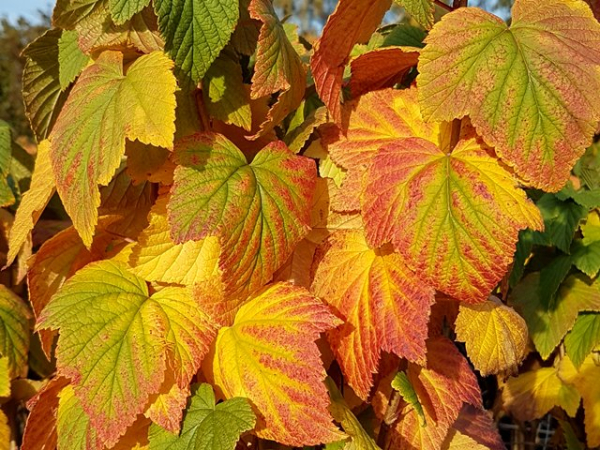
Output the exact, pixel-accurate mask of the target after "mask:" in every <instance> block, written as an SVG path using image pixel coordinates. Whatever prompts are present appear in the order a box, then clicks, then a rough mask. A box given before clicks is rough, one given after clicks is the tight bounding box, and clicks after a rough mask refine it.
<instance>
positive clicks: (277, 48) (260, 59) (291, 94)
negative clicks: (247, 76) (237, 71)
mask: <svg viewBox="0 0 600 450" xmlns="http://www.w3.org/2000/svg"><path fill="white" fill-rule="evenodd" d="M248 11H249V13H250V17H251V18H253V19H255V20H259V21H261V22H262V26H261V28H260V35H259V37H258V46H257V49H256V64H255V67H254V75H253V77H252V90H251V95H252V98H254V99H257V98H260V97H264V96H267V95H270V94H273V93H276V92H280V94H279V98H278V99H277V102H276V103H275V104H274V105H273V107H272V108H271V110H270V111H269V114H268V115H267V120H266V121H265V122H264V123H263V124H261V126H260V130H259V132H258V133H257V134H255V135H254V137H253V138H259V137H261V136H264V135H265V134H267V133H268V132H270V131H271V130H272V129H273V128H274V127H275V126H277V125H278V124H279V123H281V121H282V120H283V119H284V118H285V117H286V116H287V115H288V114H289V113H291V112H292V111H293V110H294V109H296V108H297V107H298V106H299V105H300V103H301V102H302V99H303V98H304V92H305V89H306V70H305V68H304V64H303V63H302V60H301V59H300V56H298V53H297V52H296V50H295V48H294V46H293V45H292V43H291V42H290V40H289V39H288V36H287V34H286V32H285V30H284V28H283V24H282V23H281V22H280V21H279V18H278V17H277V14H276V13H275V10H274V9H273V5H272V3H271V0H252V1H251V2H250V6H249V9H248Z"/></svg>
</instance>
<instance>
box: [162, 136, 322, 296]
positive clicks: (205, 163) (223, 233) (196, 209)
mask: <svg viewBox="0 0 600 450" xmlns="http://www.w3.org/2000/svg"><path fill="white" fill-rule="evenodd" d="M176 157H177V163H178V164H179V166H178V167H177V169H176V171H175V184H174V185H173V187H172V189H171V200H170V202H169V205H168V211H169V222H170V224H171V236H172V238H173V240H174V241H175V242H177V243H183V242H185V241H187V240H190V239H193V240H200V239H204V238H206V237H207V236H218V237H219V240H220V244H221V257H220V261H219V267H220V268H221V270H223V272H224V280H226V283H227V290H228V293H229V294H230V295H242V294H248V293H250V292H252V291H256V290H257V289H260V288H261V287H262V286H264V284H265V283H267V282H268V281H269V280H270V279H271V277H272V276H273V273H274V272H275V270H277V268H279V266H281V265H282V264H283V263H284V262H285V260H286V259H287V258H288V256H289V255H290V254H291V252H292V250H293V249H294V246H295V245H296V244H297V243H298V242H299V241H300V240H301V239H302V238H303V237H304V236H305V235H306V234H307V233H308V229H309V228H308V226H309V223H310V202H311V199H312V196H313V191H314V186H315V178H316V174H315V167H314V163H313V162H312V161H311V160H310V159H308V158H304V157H302V156H296V155H294V154H292V153H291V152H290V151H289V150H288V149H287V148H286V147H285V145H284V144H283V143H282V142H280V141H279V142H274V143H272V144H269V145H268V146H267V147H266V148H264V149H263V150H261V151H260V152H259V153H258V154H257V155H256V157H255V158H254V160H253V161H252V162H251V163H250V164H248V163H247V162H246V157H245V156H244V154H243V153H242V152H241V151H240V150H239V149H237V148H236V147H235V145H234V144H233V143H231V142H230V141H229V140H228V139H227V138H225V137H224V136H222V135H218V134H212V133H205V134H197V135H195V136H192V137H190V138H188V139H184V140H182V141H180V142H179V143H178V146H177V149H176Z"/></svg>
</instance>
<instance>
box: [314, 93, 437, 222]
mask: <svg viewBox="0 0 600 450" xmlns="http://www.w3.org/2000/svg"><path fill="white" fill-rule="evenodd" d="M348 108H349V109H350V110H351V111H352V113H351V114H350V118H349V122H348V125H347V129H346V130H345V133H342V132H341V130H340V129H338V128H337V127H335V126H329V127H328V128H326V129H325V130H324V131H322V133H321V134H322V143H323V146H324V147H325V149H326V150H327V152H328V153H329V155H330V157H331V159H332V161H333V162H334V163H335V164H337V165H339V166H341V167H342V168H344V169H346V170H347V173H346V176H345V178H344V180H343V181H342V185H341V190H340V195H338V196H337V197H336V198H334V203H333V208H334V209H336V210H338V211H353V210H358V209H360V196H359V195H357V193H358V192H361V190H362V184H361V182H362V177H363V175H364V174H365V172H366V169H367V167H368V166H369V163H370V162H371V161H372V159H373V157H374V156H375V154H376V153H377V150H379V148H380V147H382V146H383V145H386V144H390V143H392V142H395V141H397V140H399V139H402V138H409V137H414V136H416V137H421V138H423V139H427V140H429V141H431V142H437V140H438V134H439V131H440V130H439V125H438V124H436V123H431V124H428V123H425V122H424V121H423V119H422V117H421V112H420V108H419V104H418V103H417V91H416V89H408V90H396V89H384V90H381V91H375V92H371V93H369V94H365V95H363V96H362V97H360V99H358V100H356V101H354V102H352V103H351V104H350V105H349V106H348Z"/></svg>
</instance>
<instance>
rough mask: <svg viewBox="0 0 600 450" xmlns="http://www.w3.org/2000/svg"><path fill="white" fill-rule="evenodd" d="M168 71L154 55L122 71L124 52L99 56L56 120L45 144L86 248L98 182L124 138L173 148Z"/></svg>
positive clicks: (108, 175)
mask: <svg viewBox="0 0 600 450" xmlns="http://www.w3.org/2000/svg"><path fill="white" fill-rule="evenodd" d="M171 68H172V62H171V61H170V60H169V59H168V58H167V57H166V56H165V55H164V54H162V53H161V52H154V53H150V54H149V55H144V56H141V57H140V58H138V59H137V60H136V61H135V62H134V63H133V64H132V65H131V66H129V67H128V69H127V71H126V72H125V70H124V66H123V54H121V53H119V52H113V51H107V52H104V53H102V54H101V55H100V57H99V58H98V59H97V60H96V62H95V63H94V64H93V65H91V66H89V67H87V68H86V69H85V70H84V71H83V73H82V74H81V76H80V77H79V79H78V80H77V83H75V86H74V87H73V90H72V91H71V94H70V95H69V99H68V101H67V103H66V104H65V106H64V109H63V111H62V112H61V114H60V116H59V118H58V120H57V122H56V126H55V129H54V130H53V131H52V135H51V139H50V140H51V159H52V165H53V168H54V174H55V177H56V182H57V189H58V193H59V195H60V197H61V199H62V201H63V204H64V206H65V209H66V211H67V213H68V214H69V216H70V217H71V219H72V220H73V225H74V226H75V228H76V229H77V231H78V233H79V235H80V236H81V238H82V240H83V242H84V244H86V246H88V247H89V246H90V245H91V242H92V237H93V233H94V228H95V226H96V223H97V222H98V211H97V209H98V206H100V191H99V189H98V184H101V185H107V184H108V183H109V182H110V181H111V179H112V177H113V175H114V173H115V171H116V169H117V168H118V167H119V165H120V163H121V158H122V157H123V155H124V153H125V138H127V139H129V140H134V139H137V140H139V141H140V142H142V143H144V144H151V145H156V146H159V147H166V148H171V147H172V145H173V135H174V133H175V123H174V122H175V90H176V89H177V84H176V81H175V77H174V75H173V73H172V72H171ZM150 80H151V81H150Z"/></svg>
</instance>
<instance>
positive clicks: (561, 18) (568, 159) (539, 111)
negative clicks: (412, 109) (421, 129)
mask: <svg viewBox="0 0 600 450" xmlns="http://www.w3.org/2000/svg"><path fill="white" fill-rule="evenodd" d="M511 16H512V21H511V24H510V26H508V25H506V24H505V23H504V22H503V21H502V20H501V19H499V18H498V17H496V16H495V15H493V14H491V13H488V12H486V11H484V10H482V9H479V8H458V9H457V10H456V11H454V12H452V13H450V14H446V15H445V16H444V18H443V20H442V21H440V22H439V23H438V24H436V26H435V27H434V28H433V29H432V30H431V32H430V33H429V35H428V36H427V38H426V40H425V42H426V44H427V45H426V46H425V48H424V49H423V51H422V52H421V55H420V58H419V66H418V70H419V76H418V77H417V84H418V86H419V88H420V91H419V100H420V102H421V110H422V114H423V117H424V118H425V120H438V121H449V120H452V119H454V118H460V117H463V116H467V115H468V116H469V117H470V119H471V121H472V123H473V125H474V126H475V127H476V128H477V131H478V132H479V134H480V135H481V136H482V137H483V138H484V139H485V141H486V142H487V143H488V144H489V145H490V146H492V147H494V149H495V151H496V153H497V154H498V155H499V156H500V157H501V158H502V160H503V161H505V162H506V163H507V164H508V165H510V166H512V167H514V170H515V172H516V173H517V175H519V176H520V177H521V178H523V179H524V180H525V181H527V182H528V183H530V184H531V185H533V186H534V187H536V188H539V189H544V190H546V191H552V192H556V191H558V190H560V189H561V188H562V187H563V185H564V184H565V183H566V182H567V180H568V179H569V176H570V174H571V169H572V168H573V166H574V164H575V162H576V161H577V160H578V159H579V157H580V156H581V155H582V154H583V153H584V151H585V148H586V147H587V146H588V145H589V144H590V142H591V140H592V136H593V135H594V132H595V130H596V127H597V124H598V120H599V119H600V108H598V105H599V104H600V77H599V76H598V70H599V65H600V46H598V41H599V40H600V24H599V23H598V21H597V20H596V19H595V18H594V15H593V14H592V11H591V10H590V8H589V6H588V5H586V4H585V2H583V1H578V0H572V1H565V0H545V1H543V2H539V1H535V0H515V2H514V6H513V8H512V12H511Z"/></svg>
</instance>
